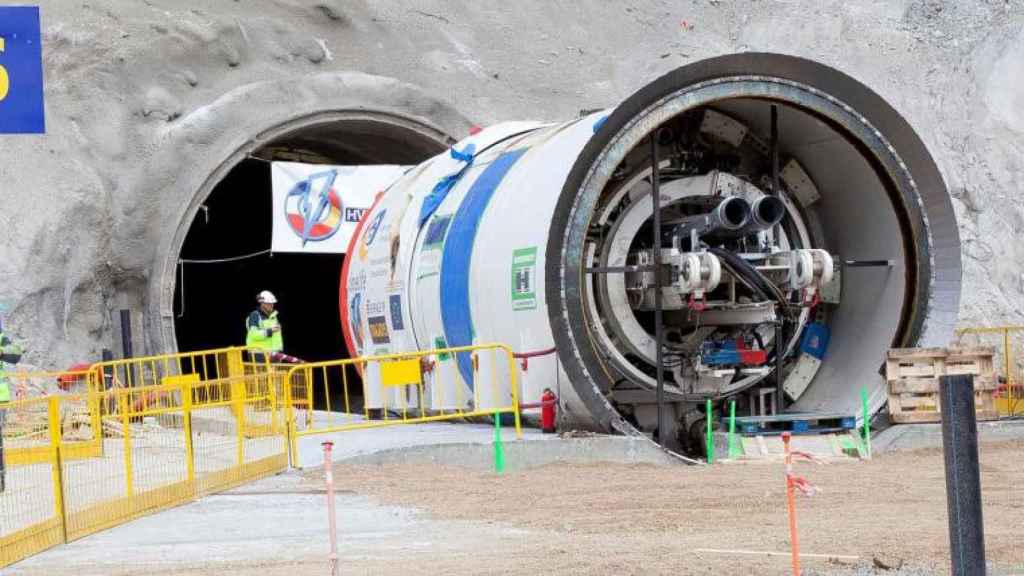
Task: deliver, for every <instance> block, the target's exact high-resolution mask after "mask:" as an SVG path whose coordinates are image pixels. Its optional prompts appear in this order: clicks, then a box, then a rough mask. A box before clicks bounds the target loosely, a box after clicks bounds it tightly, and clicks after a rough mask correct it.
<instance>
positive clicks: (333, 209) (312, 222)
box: [284, 170, 341, 246]
mask: <svg viewBox="0 0 1024 576" xmlns="http://www.w3.org/2000/svg"><path fill="white" fill-rule="evenodd" d="M337 177H338V171H337V170H326V171H324V172H317V173H315V174H310V176H309V177H308V178H306V179H305V180H301V181H299V182H297V183H296V184H295V187H293V188H292V189H291V191H289V192H288V196H287V198H286V199H285V203H284V212H285V217H286V218H287V219H288V225H289V226H290V227H291V229H292V232H294V233H295V234H296V235H297V236H298V237H299V238H300V239H301V240H302V245H303V246H305V245H306V243H307V242H322V241H324V240H327V239H328V238H330V237H331V236H334V235H335V234H336V233H337V232H338V229H339V228H340V227H341V198H340V197H339V196H338V191H337V190H335V189H334V180H335V179H336V178H337Z"/></svg>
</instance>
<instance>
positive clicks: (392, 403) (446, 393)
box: [285, 344, 522, 454]
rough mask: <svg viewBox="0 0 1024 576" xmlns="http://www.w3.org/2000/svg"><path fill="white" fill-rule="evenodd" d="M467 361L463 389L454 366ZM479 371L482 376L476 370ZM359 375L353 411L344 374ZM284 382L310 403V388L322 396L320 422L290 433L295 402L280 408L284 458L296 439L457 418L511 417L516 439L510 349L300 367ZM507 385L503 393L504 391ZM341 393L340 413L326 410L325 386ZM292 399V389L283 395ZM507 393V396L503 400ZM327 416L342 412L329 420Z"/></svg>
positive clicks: (465, 350)
mask: <svg viewBox="0 0 1024 576" xmlns="http://www.w3.org/2000/svg"><path fill="white" fill-rule="evenodd" d="M459 354H469V355H470V356H471V358H472V366H473V378H472V380H473V381H472V382H464V381H463V379H462V377H461V376H460V375H459V372H458V370H457V369H456V368H455V366H454V365H455V358H456V356H457V355H459ZM482 366H483V368H481V367H482ZM351 368H354V369H356V370H358V371H359V372H360V373H361V374H362V375H363V378H362V392H363V394H362V398H363V405H362V406H361V409H359V407H356V406H355V404H354V402H353V400H352V398H351V395H350V393H349V376H348V372H349V369H351ZM285 381H286V382H302V383H303V386H304V388H299V391H300V392H301V393H304V394H305V400H304V401H306V402H308V403H309V404H311V403H312V398H313V397H314V392H315V389H316V387H318V386H319V387H320V388H321V389H322V390H323V394H324V399H325V405H326V408H327V421H326V422H320V423H316V422H313V423H308V424H307V426H306V428H305V429H303V430H299V429H298V428H297V425H296V416H295V405H296V399H295V398H294V396H290V397H288V398H286V400H285V410H286V411H287V420H288V429H289V440H290V442H291V445H292V448H291V453H292V454H297V453H298V445H297V439H298V437H301V436H309V435H313V434H324V433H333V432H345V431H349V430H362V429H367V428H379V427H382V426H394V425H400V424H419V423H424V422H441V421H447V420H459V419H465V418H475V417H486V416H498V415H499V414H512V415H513V419H514V425H515V430H516V435H517V436H518V437H522V427H521V423H520V414H519V381H518V374H517V370H516V363H515V358H514V354H513V352H512V349H511V348H510V347H508V346H506V345H504V344H481V345H475V346H462V347H455V348H442V349H436V350H424V351H418V352H407V353H406V352H403V353H400V354H386V355H380V356H366V357H361V358H351V359H345V360H334V361H329V362H316V363H310V364H300V365H297V366H295V367H293V368H291V369H290V370H289V371H288V376H287V378H286V379H285ZM505 382H507V384H508V385H507V386H505V385H504V383H505ZM332 383H336V384H340V387H339V386H335V388H336V389H337V388H340V390H341V391H342V392H341V394H342V397H341V403H342V406H337V405H336V404H337V402H336V401H335V403H334V404H335V405H332V401H331V393H330V389H331V384H332ZM285 390H286V393H288V394H292V387H286V389H285ZM506 390H507V393H506ZM332 408H338V409H340V408H343V409H344V411H343V412H341V413H336V412H335V411H334V410H332Z"/></svg>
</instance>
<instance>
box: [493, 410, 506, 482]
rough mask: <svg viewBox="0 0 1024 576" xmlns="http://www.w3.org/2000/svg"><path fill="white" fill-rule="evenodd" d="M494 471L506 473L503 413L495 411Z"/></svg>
mask: <svg viewBox="0 0 1024 576" xmlns="http://www.w3.org/2000/svg"><path fill="white" fill-rule="evenodd" d="M494 472H495V473H496V474H504V473H505V447H504V446H502V444H501V413H500V412H495V413H494Z"/></svg>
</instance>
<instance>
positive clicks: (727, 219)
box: [654, 196, 750, 262]
mask: <svg viewBox="0 0 1024 576" xmlns="http://www.w3.org/2000/svg"><path fill="white" fill-rule="evenodd" d="M677 222H678V224H677V225H676V226H675V227H674V228H672V231H671V236H672V245H673V246H674V247H676V249H677V250H681V248H680V244H681V243H682V242H683V241H685V240H686V239H688V238H690V235H691V234H692V233H696V234H697V235H698V236H700V237H705V238H709V239H711V238H732V237H735V236H736V233H737V232H739V231H740V230H742V229H743V228H744V227H745V226H747V225H748V224H749V223H750V203H748V202H747V201H746V200H744V199H743V198H739V197H737V196H729V197H726V198H723V199H722V201H721V202H719V203H718V205H717V206H715V207H714V208H713V209H712V210H711V211H710V212H706V213H704V214H696V215H693V216H687V217H686V218H683V219H682V220H679V221H677ZM659 224H660V217H659V216H658V213H657V212H655V224H654V226H655V228H654V229H655V230H660V229H661V228H660V225H659ZM690 249H691V250H693V249H694V248H693V247H692V246H691V247H690ZM654 261H655V262H659V260H658V259H657V256H655V260H654Z"/></svg>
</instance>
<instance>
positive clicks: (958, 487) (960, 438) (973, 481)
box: [939, 374, 985, 576]
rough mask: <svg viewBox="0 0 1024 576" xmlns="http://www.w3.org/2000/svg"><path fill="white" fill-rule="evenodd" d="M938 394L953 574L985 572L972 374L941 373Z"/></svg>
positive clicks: (976, 424) (964, 574)
mask: <svg viewBox="0 0 1024 576" xmlns="http://www.w3.org/2000/svg"><path fill="white" fill-rule="evenodd" d="M939 394H940V396H941V399H940V406H941V407H942V450H943V453H944V455H945V460H946V505H947V507H948V512H949V550H950V558H951V561H952V566H953V576H968V575H970V576H973V575H975V574H985V531H984V525H983V523H982V514H981V474H980V471H979V464H978V423H977V420H976V416H975V413H974V411H975V407H974V376H972V375H969V374H959V375H956V376H941V377H940V378H939Z"/></svg>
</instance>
